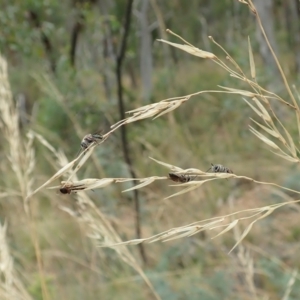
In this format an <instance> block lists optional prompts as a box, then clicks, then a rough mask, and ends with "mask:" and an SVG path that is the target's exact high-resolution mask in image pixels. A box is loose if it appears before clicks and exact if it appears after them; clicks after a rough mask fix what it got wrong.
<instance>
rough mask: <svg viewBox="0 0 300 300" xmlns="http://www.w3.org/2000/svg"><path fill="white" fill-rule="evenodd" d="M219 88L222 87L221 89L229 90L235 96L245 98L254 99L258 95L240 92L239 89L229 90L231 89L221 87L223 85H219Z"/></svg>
mask: <svg viewBox="0 0 300 300" xmlns="http://www.w3.org/2000/svg"><path fill="white" fill-rule="evenodd" d="M218 87H220V88H222V89H224V90H227V91H229V92H232V93H234V94H237V95H242V96H245V97H250V98H253V97H255V96H257V94H256V93H252V92H249V91H245V90H239V89H234V88H229V87H225V86H221V85H218Z"/></svg>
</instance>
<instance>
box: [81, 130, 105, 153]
mask: <svg viewBox="0 0 300 300" xmlns="http://www.w3.org/2000/svg"><path fill="white" fill-rule="evenodd" d="M102 139H103V135H102V134H100V133H93V134H91V133H89V134H87V135H86V136H85V137H84V138H83V139H82V141H81V143H80V146H81V149H82V150H85V149H87V148H88V147H89V146H90V145H91V144H92V143H97V142H98V141H101V140H102Z"/></svg>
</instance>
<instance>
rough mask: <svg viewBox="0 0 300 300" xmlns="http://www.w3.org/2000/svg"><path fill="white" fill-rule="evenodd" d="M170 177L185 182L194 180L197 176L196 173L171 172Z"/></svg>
mask: <svg viewBox="0 0 300 300" xmlns="http://www.w3.org/2000/svg"><path fill="white" fill-rule="evenodd" d="M169 178H170V179H171V180H172V181H175V182H181V183H185V182H189V181H191V180H194V179H195V178H196V176H195V175H188V174H176V173H169Z"/></svg>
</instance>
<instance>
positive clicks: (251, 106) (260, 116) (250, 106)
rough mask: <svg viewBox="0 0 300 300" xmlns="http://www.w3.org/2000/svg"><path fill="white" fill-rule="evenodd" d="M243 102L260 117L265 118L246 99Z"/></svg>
mask: <svg viewBox="0 0 300 300" xmlns="http://www.w3.org/2000/svg"><path fill="white" fill-rule="evenodd" d="M243 100H244V101H245V102H246V103H247V104H248V105H249V106H250V107H251V108H252V110H253V111H254V112H255V113H256V114H257V115H258V116H260V117H261V118H262V119H265V118H264V115H263V113H262V112H261V111H259V110H258V109H257V108H256V107H254V106H253V105H252V104H251V103H250V102H249V101H247V100H246V99H245V98H243Z"/></svg>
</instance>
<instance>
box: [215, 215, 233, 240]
mask: <svg viewBox="0 0 300 300" xmlns="http://www.w3.org/2000/svg"><path fill="white" fill-rule="evenodd" d="M238 222H239V220H238V219H237V220H234V221H232V222H231V223H230V224H229V225H228V226H227V227H226V228H225V229H224V230H222V231H221V232H220V233H218V234H217V235H215V236H214V237H213V238H212V239H214V238H216V237H218V236H220V235H222V234H224V233H226V232H227V231H230V230H231V229H232V228H233V227H235V226H236V225H237V223H238Z"/></svg>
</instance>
